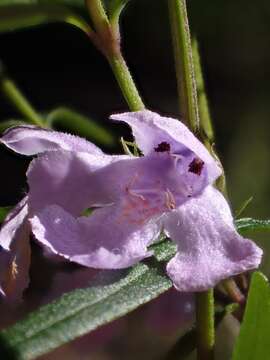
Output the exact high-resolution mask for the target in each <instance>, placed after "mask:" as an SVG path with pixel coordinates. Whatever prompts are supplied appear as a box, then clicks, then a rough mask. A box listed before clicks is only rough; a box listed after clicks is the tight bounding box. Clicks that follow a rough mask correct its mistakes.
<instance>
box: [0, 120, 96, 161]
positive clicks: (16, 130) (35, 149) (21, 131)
mask: <svg viewBox="0 0 270 360" xmlns="http://www.w3.org/2000/svg"><path fill="white" fill-rule="evenodd" d="M0 142H2V143H3V144H5V145H6V146H7V147H8V148H10V149H12V150H14V151H15V152H17V153H19V154H23V155H35V154H39V153H42V152H45V151H51V150H58V149H64V150H70V151H82V152H88V153H90V154H96V155H98V154H102V151H101V150H100V149H99V148H98V147H97V146H96V145H94V144H92V143H91V142H89V141H87V140H85V139H83V138H80V137H78V136H74V135H70V134H65V133H62V132H58V131H52V130H48V129H42V128H39V127H36V126H31V125H20V126H17V127H13V128H10V129H8V130H7V131H5V133H4V135H3V136H2V138H1V139H0Z"/></svg>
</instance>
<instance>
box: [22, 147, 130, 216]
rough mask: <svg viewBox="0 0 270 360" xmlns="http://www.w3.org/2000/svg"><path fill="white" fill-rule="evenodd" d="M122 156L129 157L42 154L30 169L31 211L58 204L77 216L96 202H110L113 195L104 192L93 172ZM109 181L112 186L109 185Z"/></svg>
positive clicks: (28, 174)
mask: <svg viewBox="0 0 270 360" xmlns="http://www.w3.org/2000/svg"><path fill="white" fill-rule="evenodd" d="M122 158H124V159H125V158H127V157H126V156H122V157H121V156H108V155H105V154H99V155H92V154H89V153H80V152H78V153H75V152H70V151H65V150H61V151H60V150H58V151H53V152H47V153H45V154H41V155H39V156H38V158H36V159H34V160H33V161H32V162H31V164H30V166H29V169H28V172H27V178H28V184H29V205H30V208H31V212H33V211H35V212H36V211H39V210H40V209H42V208H44V207H45V206H47V205H50V204H57V205H59V206H62V207H63V208H65V209H66V210H67V211H68V212H70V213H72V214H74V215H77V216H78V215H80V213H81V212H82V211H83V210H86V209H87V208H90V207H91V206H93V205H102V204H107V203H110V202H111V199H110V196H109V195H108V193H105V192H104V191H102V187H101V186H100V184H99V179H97V180H95V178H93V173H94V172H95V171H96V170H98V169H100V168H102V167H105V166H107V165H109V164H110V163H112V162H114V161H118V160H119V159H122ZM114 176H115V177H117V176H118V175H116V174H114ZM101 180H102V177H101ZM104 181H105V182H106V179H103V182H104ZM106 184H107V188H108V189H109V187H110V184H109V183H106ZM108 197H109V198H108Z"/></svg>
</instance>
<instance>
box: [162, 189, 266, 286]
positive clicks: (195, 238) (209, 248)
mask: <svg viewBox="0 0 270 360" xmlns="http://www.w3.org/2000/svg"><path fill="white" fill-rule="evenodd" d="M164 227H165V229H166V233H167V234H168V235H169V236H170V237H171V239H172V240H174V241H175V242H176V243H177V245H178V252H177V254H176V255H175V257H174V258H173V259H172V260H171V261H170V262H169V263H168V265H167V273H168V275H169V276H170V278H171V279H172V281H173V283H174V286H175V287H176V288H177V289H178V290H179V291H187V292H193V291H204V290H206V289H209V288H211V287H214V286H215V285H216V284H217V283H218V282H219V281H220V280H222V279H225V278H228V277H230V276H233V275H236V274H239V273H242V272H245V271H247V270H251V269H254V268H257V267H258V266H259V264H260V262H261V257H262V250H261V249H260V248H258V247H257V246H256V245H255V244H254V243H253V242H252V241H251V240H248V239H244V238H243V237H242V236H240V235H239V234H238V233H237V232H236V230H235V228H234V224H233V218H232V215H231V211H230V208H229V206H228V203H227V201H226V200H225V199H224V197H223V196H222V194H221V193H220V192H219V191H217V190H216V189H214V188H213V187H212V186H209V187H208V188H207V189H206V190H205V191H204V192H203V194H202V195H201V196H199V197H197V198H192V199H191V200H190V201H188V202H186V203H185V204H183V205H182V206H181V207H179V208H178V209H177V210H176V211H173V212H171V213H170V214H168V215H167V217H166V220H165V222H164Z"/></svg>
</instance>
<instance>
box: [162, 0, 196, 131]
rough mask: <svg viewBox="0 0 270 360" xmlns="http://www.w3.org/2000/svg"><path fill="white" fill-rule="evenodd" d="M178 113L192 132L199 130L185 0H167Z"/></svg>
mask: <svg viewBox="0 0 270 360" xmlns="http://www.w3.org/2000/svg"><path fill="white" fill-rule="evenodd" d="M168 5H169V17H170V23H171V32H172V40H173V49H174V58H175V70H176V77H177V88H178V96H179V103H180V113H181V116H182V118H183V120H184V121H186V122H187V124H188V126H189V127H190V128H191V130H192V131H193V132H194V133H198V132H199V130H200V120H199V111H198V103H197V89H196V81H195V75H194V66H193V57H192V48H191V39H190V32H189V24H188V17H187V8H186V1H185V0H168Z"/></svg>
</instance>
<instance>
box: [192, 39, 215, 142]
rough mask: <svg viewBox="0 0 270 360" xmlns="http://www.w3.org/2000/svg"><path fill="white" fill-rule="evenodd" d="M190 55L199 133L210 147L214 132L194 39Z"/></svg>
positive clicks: (196, 44)
mask: <svg viewBox="0 0 270 360" xmlns="http://www.w3.org/2000/svg"><path fill="white" fill-rule="evenodd" d="M192 55H193V61H194V73H195V79H196V85H197V97H198V108H199V115H200V125H201V132H203V137H204V138H205V137H206V140H207V141H208V142H209V143H210V145H212V144H213V141H214V130H213V125H212V119H211V116H210V111H209V106H208V100H207V95H206V91H205V86H204V79H203V73H202V67H201V59H200V53H199V48H198V42H197V39H195V38H194V39H192Z"/></svg>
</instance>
